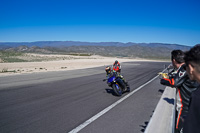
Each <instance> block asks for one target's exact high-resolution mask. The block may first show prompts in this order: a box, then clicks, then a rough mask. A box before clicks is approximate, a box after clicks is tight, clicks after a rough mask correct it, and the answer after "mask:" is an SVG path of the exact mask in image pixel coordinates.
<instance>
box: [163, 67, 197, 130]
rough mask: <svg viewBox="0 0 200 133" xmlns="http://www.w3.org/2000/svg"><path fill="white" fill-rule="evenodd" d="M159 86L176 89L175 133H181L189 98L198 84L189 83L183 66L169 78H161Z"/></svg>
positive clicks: (194, 82)
mask: <svg viewBox="0 0 200 133" xmlns="http://www.w3.org/2000/svg"><path fill="white" fill-rule="evenodd" d="M160 83H161V84H163V85H167V86H171V87H176V88H177V102H176V110H177V120H176V132H181V131H182V130H183V129H182V128H183V122H184V119H185V117H186V115H187V113H188V110H189V104H190V99H191V98H190V97H191V93H192V91H194V90H196V89H197V87H198V86H199V84H198V83H197V82H196V81H191V80H190V79H189V77H188V75H187V73H186V70H184V68H183V65H182V66H180V67H179V68H178V70H177V72H176V73H172V74H170V75H169V78H168V79H167V78H163V79H161V81H160Z"/></svg>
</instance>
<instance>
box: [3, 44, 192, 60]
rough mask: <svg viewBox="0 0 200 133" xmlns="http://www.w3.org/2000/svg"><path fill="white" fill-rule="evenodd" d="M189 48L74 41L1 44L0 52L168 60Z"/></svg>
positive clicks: (169, 45)
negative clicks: (174, 51) (179, 51)
mask: <svg viewBox="0 0 200 133" xmlns="http://www.w3.org/2000/svg"><path fill="white" fill-rule="evenodd" d="M189 48H190V47H189V46H184V45H178V44H163V43H131V42H129V43H121V42H76V41H41V42H21V43H20V42H17V43H11V42H5V43H3V42H1V43H0V50H1V51H6V52H20V53H42V54H74V53H75V54H77V53H82V54H87V55H88V54H89V55H102V56H111V57H114V56H115V57H116V56H118V57H129V58H145V59H170V52H171V51H172V50H174V49H181V50H183V51H186V50H188V49H189Z"/></svg>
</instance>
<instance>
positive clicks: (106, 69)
mask: <svg viewBox="0 0 200 133" xmlns="http://www.w3.org/2000/svg"><path fill="white" fill-rule="evenodd" d="M105 71H106V73H107V74H109V73H111V68H110V67H109V66H107V67H106V68H105Z"/></svg>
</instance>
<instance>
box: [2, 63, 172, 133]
mask: <svg viewBox="0 0 200 133" xmlns="http://www.w3.org/2000/svg"><path fill="white" fill-rule="evenodd" d="M168 64H169V63H164V62H132V63H122V74H123V75H124V77H125V78H126V80H127V81H128V82H129V84H130V86H131V91H134V90H135V89H137V88H138V87H140V86H141V85H143V84H144V83H146V82H147V81H149V80H151V79H152V78H154V77H155V76H156V75H157V73H158V72H160V71H162V70H163V69H164V65H168ZM104 68H105V66H104V67H97V68H90V69H82V70H75V71H74V70H73V71H62V72H48V73H35V74H24V75H17V76H8V77H0V133H7V132H8V133H67V132H69V131H71V130H73V129H74V128H76V127H78V126H79V125H80V124H82V123H84V122H85V121H86V120H88V119H90V118H91V117H93V116H94V115H96V114H98V113H99V112H100V111H102V110H104V109H105V108H107V107H108V106H110V105H112V104H113V103H115V102H116V101H118V100H119V99H121V98H122V97H124V96H126V95H127V94H128V93H125V94H124V95H123V96H122V97H116V96H114V95H113V94H112V90H111V88H109V87H108V86H107V84H106V82H103V81H102V79H104V78H105V71H104ZM164 88H165V87H164V86H162V85H160V84H159V79H158V78H157V79H155V80H153V81H152V82H151V83H149V84H148V85H146V86H144V87H142V88H141V89H140V90H139V91H137V92H135V93H134V94H133V95H131V96H130V97H128V98H127V99H126V100H124V101H123V102H121V103H120V104H118V105H117V106H115V107H114V108H112V109H111V110H109V111H108V112H107V113H105V114H104V115H102V116H101V117H99V118H98V119H96V120H95V121H93V122H92V123H91V124H89V125H88V126H86V127H85V128H83V129H82V130H80V132H81V133H110V132H114V133H121V132H123V133H130V132H131V133H139V132H144V130H145V128H146V126H147V124H148V122H149V120H150V118H151V116H152V114H153V111H154V109H155V107H156V105H157V103H158V101H159V99H160V97H161V95H162V92H163V90H164Z"/></svg>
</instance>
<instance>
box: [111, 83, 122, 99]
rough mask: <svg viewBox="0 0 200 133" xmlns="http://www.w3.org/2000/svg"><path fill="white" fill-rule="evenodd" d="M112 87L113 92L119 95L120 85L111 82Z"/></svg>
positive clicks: (120, 92) (120, 91) (120, 93)
mask: <svg viewBox="0 0 200 133" xmlns="http://www.w3.org/2000/svg"><path fill="white" fill-rule="evenodd" d="M112 88H113V90H114V92H115V94H116V95H117V96H121V95H122V89H121V87H120V86H119V85H118V84H117V83H116V84H113V85H112Z"/></svg>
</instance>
